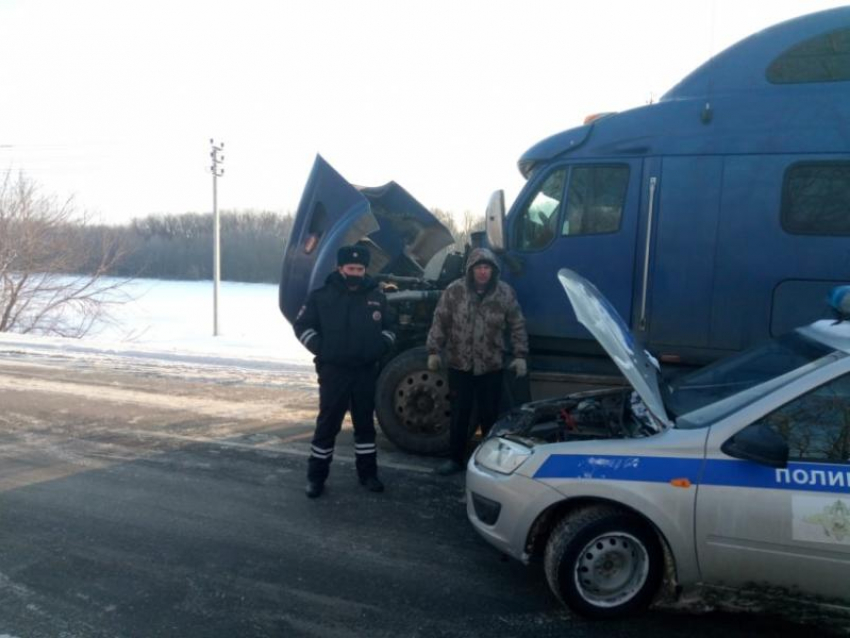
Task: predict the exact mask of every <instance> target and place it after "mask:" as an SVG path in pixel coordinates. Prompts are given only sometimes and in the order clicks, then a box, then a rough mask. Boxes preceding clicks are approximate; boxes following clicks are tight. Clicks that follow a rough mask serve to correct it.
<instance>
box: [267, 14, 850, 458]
mask: <svg viewBox="0 0 850 638" xmlns="http://www.w3.org/2000/svg"><path fill="white" fill-rule="evenodd" d="M848 89H850V7H842V8H838V9H832V10H828V11H823V12H819V13H814V14H811V15H807V16H802V17H800V18H796V19H793V20H789V21H787V22H783V23H781V24H778V25H775V26H773V27H770V28H768V29H765V30H764V31H761V32H759V33H756V34H754V35H751V36H749V37H748V38H746V39H744V40H742V41H741V42H739V43H737V44H735V45H733V46H732V47H730V48H728V49H727V50H725V51H723V52H722V53H719V54H718V55H716V56H714V57H713V58H712V59H711V60H709V61H708V62H706V63H705V64H703V65H702V66H701V67H699V68H698V69H696V70H695V71H693V72H692V73H691V74H690V75H688V76H687V77H685V78H684V79H683V80H682V81H681V82H679V83H678V84H677V85H676V86H675V87H673V88H672V89H671V90H670V91H668V92H667V93H666V94H665V95H664V96H662V98H661V99H660V100H659V101H658V102H657V103H654V104H648V105H645V106H641V107H639V108H635V109H632V110H629V111H625V112H622V113H611V114H605V115H602V116H600V117H596V118H594V119H590V120H588V121H586V122H585V123H584V124H583V125H581V126H578V127H575V128H572V129H569V130H566V131H563V132H561V133H557V134H555V135H553V136H551V137H549V138H547V139H545V140H543V141H541V142H539V143H537V144H535V145H534V146H532V147H531V148H530V149H529V150H528V151H526V152H525V153H524V154H523V155H522V157H521V158H520V159H519V162H518V165H519V170H520V171H521V173H522V174H523V176H524V177H525V178H526V180H527V182H526V186H525V187H524V189H523V190H522V192H521V193H520V194H519V196H518V197H517V199H516V201H515V202H514V204H513V205H512V206H511V207H510V209H509V210H506V208H505V206H504V196H503V194H502V193H501V192H499V191H497V192H496V193H494V195H493V197H491V200H490V205H489V206H488V207H487V213H486V219H485V228H486V232H485V238H484V243H485V245H487V246H488V247H490V248H491V249H493V250H494V251H495V252H496V253H497V255H498V256H499V258H500V260H501V262H502V269H501V271H502V277H503V279H504V280H505V281H507V282H508V283H509V284H511V285H512V286H513V288H514V289H515V290H516V292H517V296H518V298H519V301H520V305H521V306H522V309H523V312H524V314H525V316H526V320H527V326H528V332H529V343H530V346H531V356H530V361H529V363H530V366H531V374H530V377H531V387H530V396H531V397H533V398H540V397H543V396H550V395H552V394H554V393H557V392H559V391H560V390H559V389H560V388H562V386H563V382H564V381H570V380H575V379H576V378H582V379H584V378H589V379H591V380H593V379H598V378H599V377H600V376H603V377H606V378H610V377H608V376H607V375H610V374H611V373H612V372H613V371H614V369H613V368H612V366H611V364H610V362H609V360H608V359H607V358H606V357H604V356H601V355H602V354H603V353H602V352H601V350H600V349H599V347H598V345H597V344H596V342H595V341H594V340H593V339H592V338H591V337H590V335H589V333H588V332H587V331H586V329H585V328H584V327H583V326H581V325H580V324H579V322H578V321H577V320H576V319H575V317H574V316H573V315H572V314H571V313H572V311H571V309H570V308H569V306H568V304H567V302H566V300H565V299H564V297H563V294H562V293H561V292H560V284H559V282H558V279H557V276H556V273H557V272H558V271H559V270H560V269H561V268H564V267H568V268H570V269H572V270H574V271H576V272H577V273H579V274H581V275H582V276H584V277H585V278H587V279H588V280H590V281H592V282H593V283H594V284H595V285H596V286H597V287H598V288H599V289H600V291H601V292H602V294H603V295H604V296H605V297H606V298H607V299H608V300H609V301H610V302H611V304H612V305H613V306H614V308H615V309H616V311H617V312H618V313H619V315H621V316H622V317H623V318H624V319H625V320H626V322H627V323H628V325H629V327H630V329H631V330H632V332H633V333H634V335H635V337H636V338H637V339H638V340H640V341H641V342H642V343H643V344H644V346H645V347H646V348H647V349H648V350H649V351H650V352H652V353H653V355H654V356H655V357H656V358H657V359H659V360H660V361H661V363H662V364H670V365H679V366H699V365H703V364H706V363H709V362H711V361H714V360H716V359H718V358H720V357H722V356H726V355H728V354H730V353H733V352H737V351H739V350H742V349H744V348H747V347H750V346H752V345H755V344H758V343H760V342H763V341H766V340H768V339H770V338H772V337H775V336H778V335H780V334H782V333H784V332H787V331H788V330H790V329H792V328H793V327H795V326H798V325H802V324H805V323H809V322H811V321H814V320H816V319H818V318H820V317H821V316H822V315H821V310H820V308H822V307H824V306H823V304H821V303H820V301H821V300H822V299H824V298H825V297H826V296H827V294H828V293H829V291H830V290H831V289H833V288H834V287H835V286H839V285H841V284H846V283H848V282H850V242H848V237H850V101H848V100H847V99H846V96H847V94H848ZM357 242H360V243H363V244H364V245H367V246H369V247H370V248H371V249H372V250H373V254H376V255H377V256H378V258H377V259H373V264H372V266H371V267H370V270H369V274H370V275H373V276H377V277H379V279H380V280H381V281H382V282H383V285H384V286H385V292H387V298H388V301H389V302H390V307H391V308H393V309H394V317H395V318H396V321H397V327H398V330H399V334H400V336H401V339H400V340H399V342H398V344H399V345H398V348H397V351H396V353H395V354H394V356H393V357H392V358H390V359H388V360H387V361H385V362H384V368H383V372H382V374H381V378H380V379H379V382H378V383H379V385H378V396H377V401H376V405H377V414H378V419H379V421H380V423H381V426H382V428H383V430H384V432H385V433H386V434H387V435H388V436H389V438H390V439H391V440H393V441H394V442H396V443H397V444H398V445H400V446H401V447H403V448H404V449H408V450H410V451H414V452H422V453H434V452H439V451H441V450H442V449H444V448H445V446H446V445H447V438H448V411H447V410H448V403H447V400H446V399H447V392H448V390H447V384H446V383H445V379H444V378H442V376H441V375H440V374H439V373H430V372H428V371H427V368H426V366H425V352H424V348H422V347H421V346H422V345H423V344H424V337H425V334H426V332H427V329H428V325H429V323H430V318H431V314H430V313H431V312H432V311H433V307H434V305H435V303H436V299H437V298H438V297H439V294H440V291H441V290H442V289H443V288H444V287H445V286H446V285H447V284H448V283H449V282H450V281H451V280H452V279H453V278H455V277H457V276H459V275H460V273H461V267H460V265H461V264H462V263H463V257H462V255H458V254H456V253H451V252H449V253H446V247H447V246H449V245H450V244H451V243H452V238H451V235H450V234H449V233H448V231H447V230H446V229H445V227H443V226H442V225H441V224H440V223H439V222H438V221H437V220H436V219H435V218H434V216H433V215H431V214H430V213H429V211H427V209H425V207H423V206H422V205H421V204H420V203H419V202H417V201H416V200H415V199H414V198H413V197H412V196H411V195H410V194H409V193H407V192H406V191H404V189H402V188H401V187H400V186H398V185H397V184H395V183H392V182H391V183H390V184H387V185H385V186H382V187H379V188H361V187H355V186H353V185H351V184H349V183H348V182H346V181H345V179H344V178H342V176H340V175H339V174H338V173H336V171H334V170H333V169H332V168H331V167H330V165H329V164H327V162H325V161H324V160H323V159H322V158H317V160H316V164H315V165H314V168H313V172H312V173H311V176H310V179H309V180H308V183H307V187H306V188H305V192H304V195H303V197H302V200H301V204H300V205H299V208H298V214H297V216H296V220H295V224H294V225H293V230H292V235H291V237H290V240H289V242H288V244H287V248H286V254H285V257H284V264H283V273H282V277H281V286H280V307H281V310H282V311H283V313H284V315H285V316H286V317H287V318H288V319H290V320H292V318H293V317H294V314H295V313H296V312H297V309H298V308H299V307H300V306H301V304H302V303H303V301H304V299H305V298H306V295H307V293H308V292H309V291H310V290H312V289H313V288H316V287H318V286H319V285H321V283H322V282H323V281H324V278H325V276H326V275H327V274H328V273H329V272H330V271H331V270H333V266H334V261H333V259H334V255H335V251H336V249H337V248H338V247H339V246H341V245H343V244H346V243H357ZM437 261H439V263H437V264H436V266H435V262H437ZM509 396H510V393H509ZM520 396H523V397H524V396H525V393H523V392H521V393H520Z"/></svg>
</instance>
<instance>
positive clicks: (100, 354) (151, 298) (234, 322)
mask: <svg viewBox="0 0 850 638" xmlns="http://www.w3.org/2000/svg"><path fill="white" fill-rule="evenodd" d="M125 292H127V293H128V294H129V295H130V297H131V301H129V302H127V303H126V304H124V305H122V306H120V307H117V308H115V309H114V311H113V313H112V314H113V316H114V318H115V320H116V322H115V323H114V324H113V325H106V326H102V327H101V328H100V329H99V330H96V331H93V334H91V335H89V336H87V337H84V338H82V339H63V338H57V337H43V336H37V335H18V334H12V333H0V358H2V359H4V360H5V361H7V362H8V361H10V360H15V359H18V360H24V361H27V362H28V363H33V362H38V361H39V360H42V361H46V360H50V361H51V363H53V364H57V363H58V364H66V365H69V366H73V367H81V368H83V367H89V366H91V367H97V368H112V369H119V370H125V371H134V370H145V371H148V372H150V371H154V370H159V371H160V372H163V371H166V370H167V371H168V374H180V376H181V377H190V378H191V377H197V378H198V379H199V380H206V381H216V380H219V381H222V382H233V379H234V375H236V376H237V377H238V378H240V379H242V380H244V381H248V382H253V383H262V384H265V383H270V384H275V383H276V382H275V379H278V378H279V377H280V376H281V373H282V372H286V373H287V375H286V376H288V377H290V378H289V381H290V382H291V381H294V380H295V379H296V378H298V379H300V380H302V381H304V382H305V383H309V382H310V380H311V379H313V378H314V373H313V369H312V355H310V353H309V352H307V350H306V349H304V348H303V347H302V346H301V344H300V343H299V342H298V340H297V339H296V338H295V335H294V334H293V332H292V327H291V326H290V325H289V323H288V322H287V321H286V320H285V319H284V318H283V316H282V315H281V314H280V311H279V310H278V307H277V286H276V285H272V284H244V283H235V282H222V283H221V287H220V291H219V332H220V333H221V334H220V336H218V337H213V335H212V333H213V285H212V282H211V281H200V282H195V281H191V282H188V281H163V280H155V279H139V280H136V281H133V282H131V283H130V284H128V285H127V287H126V288H125Z"/></svg>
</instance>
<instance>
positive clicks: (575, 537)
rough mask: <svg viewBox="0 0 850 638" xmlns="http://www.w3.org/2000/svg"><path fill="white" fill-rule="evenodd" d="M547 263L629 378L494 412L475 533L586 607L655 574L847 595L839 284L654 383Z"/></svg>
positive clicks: (646, 595) (849, 365)
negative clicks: (804, 313) (757, 342)
mask: <svg viewBox="0 0 850 638" xmlns="http://www.w3.org/2000/svg"><path fill="white" fill-rule="evenodd" d="M558 277H559V279H560V282H561V284H562V285H563V287H564V289H565V290H566V292H567V295H568V297H569V299H570V302H571V303H572V306H573V309H574V311H575V313H576V316H577V318H578V319H579V321H581V322H582V324H583V325H584V326H585V327H586V328H588V330H590V332H591V333H592V334H593V336H594V337H595V338H596V339H597V340H598V341H599V343H600V344H601V345H602V347H603V348H604V349H605V350H606V351H607V353H608V354H609V355H610V356H611V358H612V359H613V360H614V362H615V363H616V364H617V365H618V367H619V368H620V370H621V371H622V373H623V375H624V376H625V377H626V379H627V380H628V381H629V382H630V384H631V387H628V388H626V387H623V388H616V389H607V390H599V391H593V392H584V393H579V394H575V395H570V396H567V397H564V398H561V399H557V400H547V401H539V402H534V403H529V404H526V405H524V406H522V407H521V408H519V409H517V410H515V411H513V412H512V413H509V414H508V415H507V416H506V417H505V418H503V419H502V420H500V421H499V422H498V423H497V424H496V426H494V428H493V431H492V432H491V433H490V435H489V437H488V438H487V439H486V440H485V441H484V442H483V443H482V444H481V445H480V446H479V448H478V449H477V450H476V453H475V454H474V455H473V457H472V458H471V459H470V462H469V465H468V467H467V482H466V486H467V487H466V489H467V513H468V516H469V519H470V521H471V522H472V524H473V525H474V527H475V529H476V530H477V531H478V532H479V533H480V534H481V535H482V536H483V537H484V538H485V539H486V540H487V541H489V542H490V543H491V544H493V545H494V546H495V547H496V548H498V549H499V550H501V551H502V552H504V553H506V554H508V555H510V556H512V557H514V558H517V559H519V560H522V561H525V562H528V561H530V560H531V559H532V558H533V557H542V558H543V564H544V570H545V573H546V578H547V580H548V582H549V585H550V587H551V588H552V590H553V592H554V593H555V595H556V596H557V597H558V598H559V599H560V600H561V601H562V602H563V603H565V604H566V605H568V606H569V607H570V608H571V609H573V610H574V611H576V612H578V613H580V614H582V615H585V616H589V617H597V618H599V617H603V618H604V617H617V616H623V615H627V614H631V613H634V612H637V611H640V610H642V609H643V608H645V607H647V606H648V605H649V604H650V603H651V602H652V601H653V600H654V599H655V597H656V595H657V594H658V592H659V591H660V589H661V584H662V581H663V580H664V578H665V576H666V577H668V578H669V580H670V581H671V582H672V584H674V585H677V586H679V587H688V586H693V585H697V584H702V585H722V586H728V587H735V588H737V587H749V586H755V587H757V588H762V589H763V588H764V587H765V586H769V587H770V588H771V590H772V591H779V592H788V593H790V594H791V595H794V596H797V595H805V596H806V597H814V598H815V599H816V600H819V601H822V602H831V603H832V602H837V603H839V604H842V605H846V604H847V603H848V602H850V321H844V320H842V318H846V317H847V315H848V311H850V287H843V289H836V291H835V292H833V296H832V297H833V300H834V301H835V306H836V311H837V312H838V313H839V317H840V318H839V319H838V320H823V321H818V322H815V323H813V324H811V325H808V326H805V327H802V328H798V329H797V330H795V331H793V332H791V333H789V334H787V335H785V336H782V337H780V338H777V339H775V340H773V341H771V342H769V343H766V344H764V345H762V346H760V347H757V348H755V349H752V350H749V351H746V352H743V353H741V354H738V355H735V356H733V357H730V358H727V359H724V360H721V361H719V362H717V363H715V364H712V365H710V366H708V367H706V368H703V369H701V370H699V371H697V372H695V373H692V374H690V375H687V376H684V377H681V378H680V379H678V380H676V381H675V382H671V383H668V382H665V381H663V380H662V377H661V376H660V374H659V370H658V366H657V363H656V362H655V361H654V360H653V359H652V357H651V356H650V355H648V353H646V352H644V351H643V350H642V349H641V348H640V347H638V344H637V343H636V342H635V340H634V338H633V337H632V335H631V333H630V332H629V330H628V328H627V326H626V325H625V323H624V322H623V321H622V319H621V318H620V317H619V316H618V315H617V313H616V311H615V310H614V309H613V307H612V306H611V305H610V304H609V303H608V302H607V300H606V299H605V298H604V297H603V296H602V295H601V294H600V293H599V291H598V290H597V289H596V288H595V287H594V286H593V285H592V284H591V283H589V282H588V281H587V280H585V279H583V278H582V277H581V276H579V275H578V274H576V273H574V272H572V271H569V270H566V269H564V270H561V271H560V272H559V273H558ZM842 306H843V307H842Z"/></svg>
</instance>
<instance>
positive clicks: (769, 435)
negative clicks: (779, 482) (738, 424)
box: [720, 423, 788, 467]
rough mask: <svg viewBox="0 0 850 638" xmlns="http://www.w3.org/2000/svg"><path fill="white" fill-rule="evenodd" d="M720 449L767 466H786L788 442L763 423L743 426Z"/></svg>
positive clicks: (733, 455) (736, 456) (737, 457)
mask: <svg viewBox="0 0 850 638" xmlns="http://www.w3.org/2000/svg"><path fill="white" fill-rule="evenodd" d="M720 450H721V451H722V452H723V453H725V454H728V455H729V456H731V457H734V458H736V459H744V460H745V461H753V462H754V463H759V464H761V465H767V466H768V467H787V466H788V443H786V442H785V439H784V438H782V436H781V435H780V434H778V433H777V432H776V431H775V430H774V429H773V428H771V427H769V426H767V425H764V424H763V423H755V424H753V425H750V426H748V427H746V428H744V429H743V430H741V431H740V432H738V433H737V434H736V435H735V436H733V437H731V438H730V439H728V440H727V441H726V442H725V443H723V445H721V446H720Z"/></svg>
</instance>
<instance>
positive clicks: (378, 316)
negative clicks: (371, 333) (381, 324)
mask: <svg viewBox="0 0 850 638" xmlns="http://www.w3.org/2000/svg"><path fill="white" fill-rule="evenodd" d="M372 319H374V320H375V321H380V320H381V311H380V310H376V311H375V312H373V313H372Z"/></svg>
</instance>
